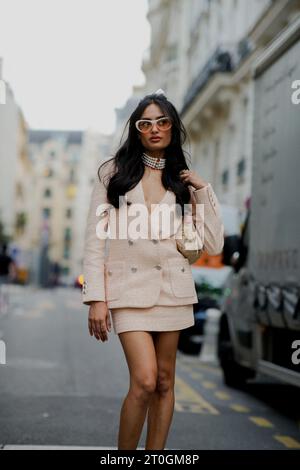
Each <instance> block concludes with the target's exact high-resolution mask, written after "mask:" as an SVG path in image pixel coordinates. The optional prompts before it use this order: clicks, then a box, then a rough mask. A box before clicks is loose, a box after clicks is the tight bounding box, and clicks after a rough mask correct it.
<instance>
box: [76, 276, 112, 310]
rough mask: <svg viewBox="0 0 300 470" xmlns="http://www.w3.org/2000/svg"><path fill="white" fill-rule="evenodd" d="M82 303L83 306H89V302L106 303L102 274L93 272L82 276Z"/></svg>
mask: <svg viewBox="0 0 300 470" xmlns="http://www.w3.org/2000/svg"><path fill="white" fill-rule="evenodd" d="M81 295H82V302H83V303H84V304H85V305H90V304H91V302H97V301H100V300H102V301H106V296H105V287H104V273H100V272H97V273H96V272H93V273H90V274H86V275H84V281H83V284H82V290H81Z"/></svg>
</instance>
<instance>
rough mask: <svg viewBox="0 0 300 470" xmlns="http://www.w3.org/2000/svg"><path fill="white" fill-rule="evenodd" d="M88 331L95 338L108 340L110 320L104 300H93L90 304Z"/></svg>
mask: <svg viewBox="0 0 300 470" xmlns="http://www.w3.org/2000/svg"><path fill="white" fill-rule="evenodd" d="M88 323H89V332H90V335H91V336H93V335H94V336H95V338H96V339H97V340H99V339H101V341H103V342H104V341H107V340H108V331H110V330H111V322H110V316H109V311H108V307H107V303H106V302H104V301H97V302H96V301H95V302H93V303H92V304H91V306H90V310H89V320H88Z"/></svg>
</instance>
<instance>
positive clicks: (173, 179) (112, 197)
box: [98, 93, 190, 213]
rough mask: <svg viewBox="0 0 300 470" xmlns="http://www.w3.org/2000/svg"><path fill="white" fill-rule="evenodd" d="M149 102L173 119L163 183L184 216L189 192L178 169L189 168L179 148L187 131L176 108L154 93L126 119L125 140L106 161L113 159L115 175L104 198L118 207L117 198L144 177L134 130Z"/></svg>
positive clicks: (165, 150) (139, 147)
mask: <svg viewBox="0 0 300 470" xmlns="http://www.w3.org/2000/svg"><path fill="white" fill-rule="evenodd" d="M152 103H155V104H156V105H158V106H159V107H160V108H161V110H162V111H163V113H164V115H166V116H168V117H169V118H171V120H172V128H171V142H170V144H169V145H168V147H166V148H165V149H164V157H165V158H166V165H165V167H164V169H163V172H162V184H163V186H164V188H165V189H166V190H167V189H168V190H171V191H173V192H174V194H175V195H176V203H177V204H180V206H181V209H182V213H183V207H184V204H188V203H189V199H190V193H189V189H188V187H187V185H186V184H184V183H183V182H182V181H181V179H180V177H179V172H180V171H181V170H185V169H189V167H188V165H187V162H186V159H185V155H184V153H185V152H186V151H185V150H183V149H182V145H183V144H184V142H185V141H186V138H187V132H186V130H185V128H184V125H183V123H182V121H181V119H180V117H179V115H178V112H177V110H176V108H175V107H174V105H173V104H172V103H171V102H170V101H169V100H168V99H167V98H166V97H165V96H164V95H162V94H158V95H156V94H155V93H153V94H149V95H146V96H145V97H144V98H143V99H141V100H140V101H139V103H138V106H137V107H136V109H135V110H134V111H133V113H132V114H131V116H130V118H129V119H128V121H127V123H126V126H125V129H126V127H127V125H128V123H129V130H128V137H127V139H126V141H125V142H124V143H123V145H121V147H120V148H119V150H118V151H117V152H116V154H115V155H114V156H113V157H112V158H111V159H109V160H108V161H111V160H113V159H114V160H115V162H114V163H115V173H114V174H113V175H112V176H111V177H110V180H109V183H108V185H107V199H108V201H109V203H110V204H112V205H113V206H114V207H115V208H118V207H119V196H124V195H125V193H126V192H127V191H129V190H131V189H132V188H134V187H135V186H136V184H137V183H138V182H139V181H140V179H141V178H142V176H143V174H144V163H143V161H142V159H141V155H142V153H143V152H144V151H145V148H144V146H143V145H142V143H141V141H140V139H139V138H138V130H137V129H136V127H135V122H136V121H137V120H138V119H141V116H142V114H143V112H144V110H145V108H146V107H147V106H149V105H150V104H152ZM125 129H124V132H125ZM124 132H123V134H124ZM121 140H122V138H121ZM106 162H107V161H105V162H104V163H102V164H101V165H100V167H99V169H98V177H99V180H100V181H101V177H100V171H101V167H102V166H103V165H105V163H106Z"/></svg>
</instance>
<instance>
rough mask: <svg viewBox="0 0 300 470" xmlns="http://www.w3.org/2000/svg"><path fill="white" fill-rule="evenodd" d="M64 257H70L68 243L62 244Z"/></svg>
mask: <svg viewBox="0 0 300 470" xmlns="http://www.w3.org/2000/svg"><path fill="white" fill-rule="evenodd" d="M64 259H70V247H69V245H65V246H64Z"/></svg>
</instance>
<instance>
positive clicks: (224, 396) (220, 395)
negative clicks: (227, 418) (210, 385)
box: [214, 391, 230, 400]
mask: <svg viewBox="0 0 300 470" xmlns="http://www.w3.org/2000/svg"><path fill="white" fill-rule="evenodd" d="M214 395H215V396H216V397H217V398H220V400H230V395H228V393H226V392H221V391H216V392H214Z"/></svg>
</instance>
